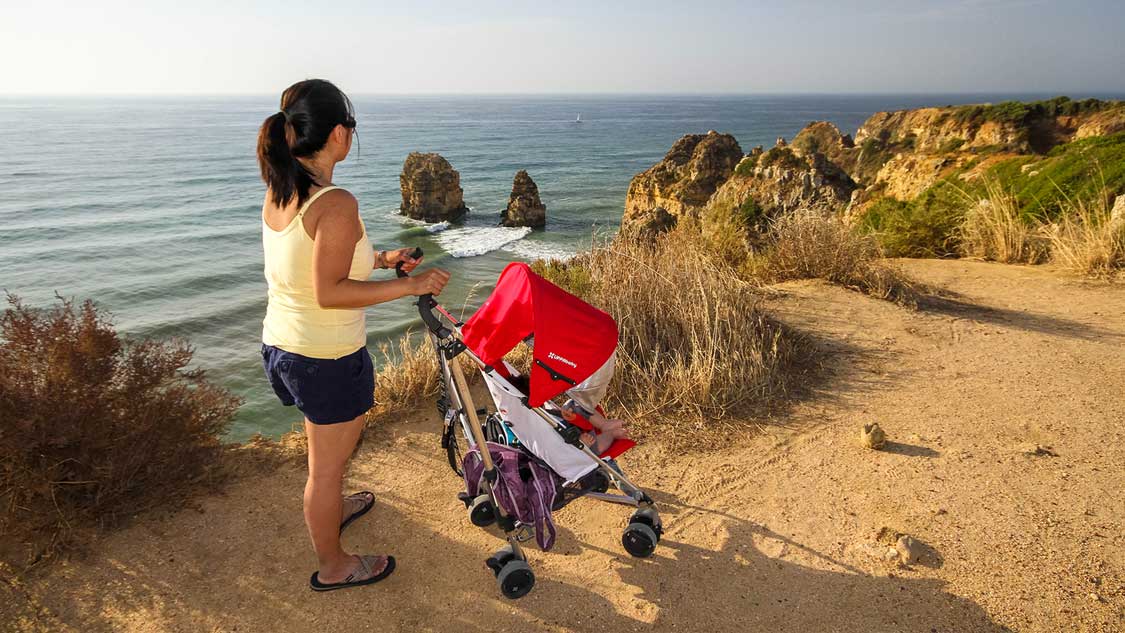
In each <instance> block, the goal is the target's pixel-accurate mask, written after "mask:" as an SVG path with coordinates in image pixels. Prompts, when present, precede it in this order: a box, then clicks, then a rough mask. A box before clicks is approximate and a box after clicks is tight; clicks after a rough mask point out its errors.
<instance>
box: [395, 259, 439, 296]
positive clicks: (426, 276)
mask: <svg viewBox="0 0 1125 633" xmlns="http://www.w3.org/2000/svg"><path fill="white" fill-rule="evenodd" d="M402 268H403V270H406V265H405V264H403V266H402ZM409 279H410V283H411V284H412V285H411V290H410V294H412V295H416V296H419V297H420V296H422V295H433V296H435V297H436V296H438V295H440V294H441V291H442V289H443V288H445V284H447V283H449V273H448V272H446V271H444V270H442V269H440V268H431V269H429V270H425V271H422V272H420V273H418V274H417V275H414V276H413V277H410V278H409Z"/></svg>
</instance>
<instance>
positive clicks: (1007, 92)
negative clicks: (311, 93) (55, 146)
mask: <svg viewBox="0 0 1125 633" xmlns="http://www.w3.org/2000/svg"><path fill="white" fill-rule="evenodd" d="M1046 94H1050V95H1055V96H1059V97H1061V96H1067V97H1069V96H1070V95H1073V94H1077V95H1087V94H1100V95H1106V96H1114V97H1118V96H1125V89H1117V90H1113V89H1108V90H1107V89H1083V90H1043V89H1036V90H997V91H984V90H963V91H956V90H955V91H920V90H908V91H901V92H894V91H871V92H862V91H835V92H827V91H823V92H822V91H762V92H738V91H729V92H728V91H700V92H657V91H653V92H648V91H636V92H594V91H591V92H352V93H349V96H351V97H791V96H809V97H900V96H920V97H927V96H944V95H956V96H975V95H1001V96H1007V95H1012V96H1017V95H1046ZM13 97H25V98H26V97H63V98H68V97H69V98H73V97H105V98H111V97H149V98H160V97H270V98H277V94H275V93H266V92H8V93H4V92H0V99H8V98H13Z"/></svg>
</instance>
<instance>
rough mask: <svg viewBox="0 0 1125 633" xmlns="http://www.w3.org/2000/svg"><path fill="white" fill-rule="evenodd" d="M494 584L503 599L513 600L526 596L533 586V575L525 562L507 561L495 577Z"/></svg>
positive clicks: (529, 566)
mask: <svg viewBox="0 0 1125 633" xmlns="http://www.w3.org/2000/svg"><path fill="white" fill-rule="evenodd" d="M496 582H497V583H498V584H499V585H500V593H502V594H504V597H505V598H510V599H512V600H515V599H517V598H522V597H524V596H526V595H527V593H528V592H529V591H531V588H532V587H534V586H535V574H534V573H532V571H531V565H528V564H527V561H523V560H509V561H508V562H507V563H504V567H503V568H502V569H501V570H500V573H499V574H498V575H497V576H496Z"/></svg>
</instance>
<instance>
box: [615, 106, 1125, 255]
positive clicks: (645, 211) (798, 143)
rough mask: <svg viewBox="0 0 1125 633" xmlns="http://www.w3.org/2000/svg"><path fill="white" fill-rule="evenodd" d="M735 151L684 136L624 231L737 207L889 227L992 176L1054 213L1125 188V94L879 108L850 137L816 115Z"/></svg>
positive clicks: (635, 193) (648, 180) (635, 183)
mask: <svg viewBox="0 0 1125 633" xmlns="http://www.w3.org/2000/svg"><path fill="white" fill-rule="evenodd" d="M736 152H741V150H740V148H739V146H738V142H737V141H736V140H735V139H734V138H733V137H731V136H730V135H728V134H718V133H716V132H710V133H708V134H706V135H698V134H697V135H688V136H685V137H683V138H681V139H680V140H679V141H677V142H676V143H675V145H673V146H672V149H671V150H670V151H669V152H668V154H667V155H666V156H665V157H664V158H663V159H662V160H661V161H660V162H659V163H657V164H656V165H654V166H653V167H651V168H650V169H648V170H646V171H644V172H641V173H640V174H637V175H636V176H635V177H634V178H633V180H632V182H631V183H630V185H629V192H628V195H627V197H626V200H625V212H624V215H623V218H622V228H623V230H630V229H636V228H643V229H646V230H664V229H667V228H670V227H671V226H673V225H675V224H676V223H677V221H678V219H679V218H681V217H683V216H685V215H691V216H694V217H702V218H703V220H704V223H705V224H706V222H707V217H708V215H714V214H715V212H719V213H720V214H724V215H725V214H726V211H729V210H731V209H733V210H737V211H738V214H737V215H738V216H739V217H742V218H744V219H746V220H749V221H755V222H760V221H762V220H764V219H766V218H770V217H775V216H777V215H779V214H784V213H788V212H791V211H793V210H795V209H797V208H812V209H819V210H821V211H823V212H825V213H841V214H843V215H845V216H846V217H848V218H849V219H851V220H852V221H853V222H863V221H865V218H866V220H867V221H868V222H869V224H871V227H870V228H872V229H873V230H881V229H882V228H884V225H882V224H880V223H881V222H883V220H884V219H885V216H886V213H885V212H886V211H887V210H891V211H892V212H893V213H899V214H907V215H909V214H910V213H914V214H915V215H922V216H925V215H927V214H933V213H939V214H945V215H950V214H952V213H954V212H953V211H950V208H951V207H953V206H956V205H955V204H954V202H955V200H954V198H956V197H957V195H958V193H960V194H963V195H970V197H971V195H972V194H974V193H975V192H974V191H969V190H973V189H974V188H980V187H982V186H984V185H983V184H982V183H987V182H999V183H1000V184H1001V185H1002V186H1003V187H1005V188H1010V189H1013V195H1015V196H1016V197H1017V199H1018V200H1019V202H1020V204H1021V205H1022V206H1021V208H1022V209H1023V211H1022V212H1024V213H1028V214H1032V215H1035V214H1044V213H1045V214H1046V215H1047V216H1050V215H1051V213H1054V212H1055V211H1053V209H1057V208H1059V205H1060V204H1061V202H1060V199H1063V198H1066V197H1068V196H1074V195H1078V194H1095V193H1096V194H1098V195H1102V196H1112V195H1115V194H1122V193H1125V167H1123V162H1125V102H1121V101H1100V100H1096V99H1087V100H1084V101H1072V100H1070V99H1068V98H1066V97H1058V98H1055V99H1051V100H1047V101H1038V102H1033V103H1018V102H1005V103H1000V104H996V105H987V104H986V105H965V106H946V107H929V108H919V109H914V110H899V111H893V112H877V113H874V114H872V115H871V116H870V117H869V118H868V119H867V120H866V121H865V122H864V123H863V124H862V125H861V126H860V127H859V129H858V130H856V133H855V135H854V137H853V136H850V135H848V134H845V133H842V132H841V131H840V130H839V129H838V128H837V127H836V126H835V125H833V124H832V123H829V122H827V121H816V122H812V123H810V124H809V125H807V126H805V128H803V129H802V130H801V131H800V132H799V133H798V134H797V135H796V136H795V137H794V138H793V140H792V142H789V143H786V142H785V140H784V139H778V143H777V146H775V147H773V148H770V149H769V150H764V151H763V150H762V149H761V148H754V149H753V150H752V151H751V152H750V153H749V154H747V155H745V156H742V155H740V154H739V155H738V158H737V160H735V154H736ZM732 162H733V164H732ZM1095 171H1097V172H1100V174H1096V173H1093V172H1095ZM945 185H952V186H945ZM1098 188H1101V189H1103V190H1104V191H1098ZM939 189H941V190H940V191H939ZM1110 201H1111V203H1112V197H1111V198H1110ZM962 202H963V201H962ZM896 205H897V206H896ZM910 205H916V206H914V207H911V206H910ZM872 209H875V210H874V211H872ZM935 209H937V211H935ZM908 220H909V221H929V220H917V219H916V218H915V219H909V218H908ZM940 221H941V222H946V223H949V222H954V221H953V220H950V218H947V217H944V218H940ZM954 223H955V222H954ZM942 230H943V231H947V230H948V228H943V229H942ZM936 254H941V253H940V252H936Z"/></svg>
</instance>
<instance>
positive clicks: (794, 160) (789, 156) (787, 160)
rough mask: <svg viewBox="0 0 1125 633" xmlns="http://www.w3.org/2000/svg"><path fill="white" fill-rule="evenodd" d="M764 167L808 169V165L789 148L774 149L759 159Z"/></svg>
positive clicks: (759, 162)
mask: <svg viewBox="0 0 1125 633" xmlns="http://www.w3.org/2000/svg"><path fill="white" fill-rule="evenodd" d="M758 164H759V165H761V166H762V167H770V166H772V165H777V166H778V167H780V168H781V169H808V167H809V166H808V163H806V162H805V161H803V160H801V157H800V156H797V154H796V153H795V152H794V151H793V150H792V149H790V148H788V147H772V148H770V149H769V151H767V152H766V153H764V154H762V157H761V158H759V159H758Z"/></svg>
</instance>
